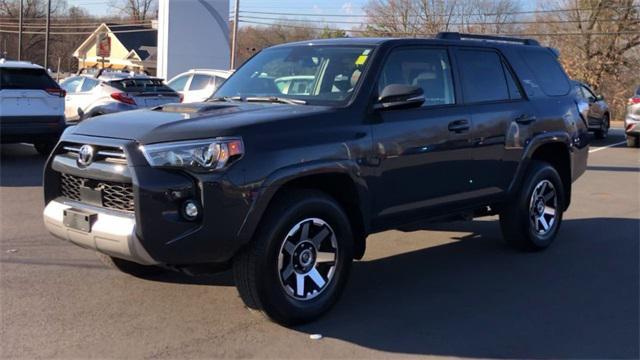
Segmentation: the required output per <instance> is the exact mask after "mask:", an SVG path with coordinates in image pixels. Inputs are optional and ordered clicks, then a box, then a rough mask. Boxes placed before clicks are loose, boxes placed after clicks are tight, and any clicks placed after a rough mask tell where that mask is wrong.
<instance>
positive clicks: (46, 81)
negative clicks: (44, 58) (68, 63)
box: [0, 68, 60, 90]
mask: <svg viewBox="0 0 640 360" xmlns="http://www.w3.org/2000/svg"><path fill="white" fill-rule="evenodd" d="M59 88H60V87H59V86H58V84H57V83H56V82H55V81H54V80H53V79H52V78H51V77H50V76H49V75H48V74H47V72H46V71H44V69H24V68H0V89H26V90H44V89H59Z"/></svg>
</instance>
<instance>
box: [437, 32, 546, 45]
mask: <svg viewBox="0 0 640 360" xmlns="http://www.w3.org/2000/svg"><path fill="white" fill-rule="evenodd" d="M436 39H443V40H479V41H496V42H505V43H517V44H523V45H533V46H540V43H539V42H538V41H537V40H534V39H523V38H516V37H508V36H495V35H481V34H461V33H459V32H440V33H438V35H436Z"/></svg>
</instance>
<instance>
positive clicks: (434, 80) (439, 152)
mask: <svg viewBox="0 0 640 360" xmlns="http://www.w3.org/2000/svg"><path fill="white" fill-rule="evenodd" d="M450 58H451V56H450V53H449V51H448V50H447V49H444V48H437V47H400V48H396V49H394V50H392V52H391V53H390V55H389V57H388V58H387V60H386V62H385V65H384V67H383V69H382V71H381V73H380V75H379V76H380V78H379V80H378V93H380V92H381V91H382V89H383V88H384V87H385V86H387V85H390V84H404V85H413V86H419V87H421V88H422V89H423V91H424V95H425V99H426V101H425V102H424V104H423V105H422V106H421V107H418V108H412V109H390V110H381V111H378V112H376V113H375V114H374V115H373V117H374V119H373V120H374V125H373V136H374V138H373V139H374V142H373V146H374V149H373V152H374V154H375V157H376V159H377V160H376V161H379V174H378V176H376V177H374V178H375V180H374V183H373V184H372V187H373V189H372V190H373V193H374V208H375V213H376V215H377V220H379V221H383V220H384V219H385V218H388V217H396V218H399V219H404V220H408V218H410V217H412V216H414V215H415V216H416V217H420V215H421V214H422V213H423V212H424V211H425V210H429V209H434V208H436V207H437V206H439V205H444V204H448V205H449V204H452V203H453V202H456V201H460V200H463V199H465V198H466V197H467V196H469V194H468V192H469V191H470V190H471V187H470V179H471V168H472V167H471V166H470V164H469V161H471V160H472V155H471V152H470V151H469V150H470V146H471V145H470V144H471V143H470V136H471V135H470V134H471V133H472V127H473V126H472V123H471V117H470V114H469V113H467V112H466V110H465V109H464V108H463V107H462V106H459V105H458V104H457V97H458V96H457V94H456V91H455V87H454V80H453V76H452V71H451V62H450ZM376 215H374V216H376Z"/></svg>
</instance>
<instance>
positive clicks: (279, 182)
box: [237, 160, 371, 252]
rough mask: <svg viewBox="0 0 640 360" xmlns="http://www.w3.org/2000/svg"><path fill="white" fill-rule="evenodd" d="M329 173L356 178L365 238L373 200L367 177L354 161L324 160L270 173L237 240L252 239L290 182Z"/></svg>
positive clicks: (352, 179) (258, 190) (259, 190)
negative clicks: (276, 199) (277, 195)
mask: <svg viewBox="0 0 640 360" xmlns="http://www.w3.org/2000/svg"><path fill="white" fill-rule="evenodd" d="M327 174H340V175H346V176H348V177H349V178H350V179H351V181H353V184H354V186H355V188H356V191H357V196H358V199H359V210H360V214H361V216H362V219H361V220H362V224H363V226H364V235H365V237H366V234H368V232H369V224H370V214H369V211H368V209H370V208H371V207H370V205H371V199H370V196H369V189H368V186H367V184H366V182H365V180H364V179H363V178H362V177H361V176H359V174H360V171H359V166H358V165H357V164H356V162H355V160H322V161H312V162H307V163H302V164H296V165H292V166H287V167H284V168H281V169H278V170H276V171H274V172H272V173H271V174H270V175H269V176H267V177H266V178H265V180H264V181H263V182H262V185H261V186H260V188H259V189H257V191H256V194H255V196H253V201H252V204H251V206H250V208H249V211H248V213H247V215H246V217H245V220H244V222H243V224H242V226H241V227H240V229H239V231H238V234H237V237H238V240H239V241H240V242H241V243H242V244H246V243H248V242H249V241H251V239H252V238H253V235H254V233H255V231H256V229H257V228H258V226H259V224H260V221H261V219H262V218H263V215H264V213H265V211H266V210H267V208H268V207H269V204H270V203H271V201H272V200H273V197H274V196H275V194H276V193H277V192H278V190H280V189H281V188H282V187H283V186H285V185H286V184H287V183H290V182H291V181H294V180H296V179H301V178H304V177H309V176H314V175H327ZM362 240H364V239H362ZM356 252H357V251H356Z"/></svg>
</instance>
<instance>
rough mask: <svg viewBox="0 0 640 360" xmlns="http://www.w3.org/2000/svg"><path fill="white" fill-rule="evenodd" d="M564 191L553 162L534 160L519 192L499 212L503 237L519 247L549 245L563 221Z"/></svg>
mask: <svg viewBox="0 0 640 360" xmlns="http://www.w3.org/2000/svg"><path fill="white" fill-rule="evenodd" d="M564 201H565V191H564V188H563V185H562V180H561V179H560V175H559V174H558V172H557V171H556V169H555V168H553V167H552V166H551V165H549V164H548V163H545V162H540V161H533V162H532V164H531V167H530V169H529V172H528V176H527V179H526V180H525V182H524V184H523V186H522V188H521V189H520V192H519V194H518V195H517V196H516V198H515V199H513V201H512V202H510V203H509V204H508V205H507V206H506V207H505V208H504V209H503V211H502V212H501V213H500V227H501V229H502V235H503V238H504V240H505V241H506V242H507V243H508V244H509V245H511V246H513V247H515V248H517V249H520V250H528V251H535V250H543V249H546V248H547V247H548V246H549V245H551V243H552V242H553V240H554V239H555V237H556V234H557V233H558V229H559V228H560V224H561V222H562V213H563V209H564Z"/></svg>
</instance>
